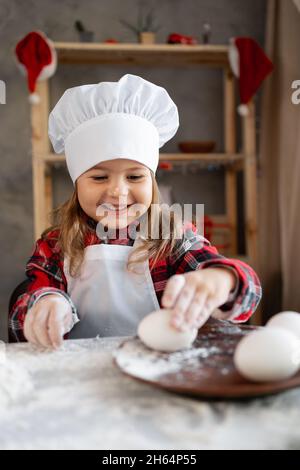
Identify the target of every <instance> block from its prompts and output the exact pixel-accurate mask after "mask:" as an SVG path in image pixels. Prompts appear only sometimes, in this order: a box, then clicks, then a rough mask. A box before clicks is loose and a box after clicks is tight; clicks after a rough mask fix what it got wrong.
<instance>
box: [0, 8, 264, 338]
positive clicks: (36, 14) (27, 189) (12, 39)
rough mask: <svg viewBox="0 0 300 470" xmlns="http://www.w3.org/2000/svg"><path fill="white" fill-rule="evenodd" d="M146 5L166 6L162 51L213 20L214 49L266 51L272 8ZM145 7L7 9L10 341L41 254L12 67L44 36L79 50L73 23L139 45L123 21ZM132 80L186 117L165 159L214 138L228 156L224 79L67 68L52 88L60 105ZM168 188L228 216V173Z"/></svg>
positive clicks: (0, 320)
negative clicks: (89, 86)
mask: <svg viewBox="0 0 300 470" xmlns="http://www.w3.org/2000/svg"><path fill="white" fill-rule="evenodd" d="M147 4H149V5H150V4H152V5H154V6H155V7H157V18H158V21H159V23H160V24H161V25H162V28H161V29H160V31H159V32H158V33H157V42H165V40H166V37H167V35H168V34H169V33H171V32H180V33H182V34H189V35H195V36H196V37H198V39H200V34H201V29H202V23H203V22H204V21H209V22H211V24H212V27H213V36H212V42H213V43H216V44H227V43H228V39H229V38H230V37H231V36H234V35H250V36H252V37H254V38H256V39H257V40H258V41H259V42H260V43H261V44H263V40H264V21H265V7H266V2H265V0H184V1H183V0H163V1H161V0H160V1H158V0H155V1H153V2H150V1H148V2H147ZM137 5H138V1H137V0H105V1H100V0H86V1H84V2H83V1H79V0H59V1H58V0H51V1H50V0H48V1H46V0H27V1H24V2H20V1H17V0H13V1H12V0H0V41H1V48H0V79H1V80H4V81H5V82H6V86H7V103H6V104H5V105H0V123H1V126H0V156H1V170H0V206H1V219H2V220H1V231H0V237H1V238H0V246H1V285H0V312H1V315H0V338H1V339H6V329H7V327H6V318H7V305H8V299H9V296H10V294H11V292H12V290H13V289H14V287H15V286H16V285H17V284H18V283H19V282H21V281H22V280H23V279H24V268H25V263H26V260H27V259H28V257H29V256H30V253H31V250H32V248H33V213H32V178H31V143H30V131H31V130H30V120H29V116H30V115H29V103H28V99H27V95H28V93H27V89H26V84H25V80H24V78H23V77H22V76H21V75H20V73H19V72H18V70H17V68H16V66H15V62H14V58H13V49H14V47H15V44H16V42H17V41H18V40H19V39H21V38H22V37H23V36H24V35H25V34H27V33H28V32H29V31H32V30H35V29H40V30H42V31H44V32H45V33H46V34H47V35H48V36H49V37H50V38H52V39H53V40H57V41H59V40H60V41H77V39H78V38H77V33H76V31H75V30H74V28H73V23H74V21H75V20H76V19H78V18H80V19H82V21H83V22H84V23H85V24H86V26H87V27H88V28H89V29H92V30H94V31H95V41H103V40H105V39H106V38H108V37H115V38H116V39H118V40H119V41H121V42H136V38H135V36H134V34H133V33H132V32H131V31H129V30H127V29H126V28H125V27H124V26H122V25H121V24H120V23H119V21H118V19H119V18H123V19H127V20H128V21H130V22H132V21H134V18H136V16H137ZM128 72H130V73H134V74H138V75H141V76H143V77H144V78H146V79H148V80H150V81H153V82H155V83H157V84H159V85H161V86H164V87H166V88H167V90H168V92H169V94H170V95H171V97H172V98H173V99H174V101H175V102H176V104H177V106H178V108H179V114H180V128H179V130H178V132H177V135H176V136H175V137H174V138H173V140H172V141H171V142H169V143H168V144H166V146H165V147H164V151H165V152H172V151H175V152H176V151H178V147H177V142H178V141H180V140H185V139H186V140H188V139H205V140H207V139H212V140H215V141H216V142H217V151H222V150H223V136H222V109H223V108H222V106H223V103H222V76H221V73H220V72H219V71H217V70H205V69H201V68H194V69H191V68H190V69H178V68H176V69H170V68H165V69H164V68H146V67H139V68H138V67H127V68H125V67H119V66H115V67H106V66H59V68H58V71H57V73H56V76H55V78H54V79H53V80H52V81H51V100H52V101H51V106H54V104H55V102H56V101H57V100H58V99H59V97H60V96H61V94H62V93H63V92H64V90H65V89H66V88H69V87H71V86H76V85H79V84H84V83H96V82H99V81H102V80H106V81H115V80H118V79H119V78H120V77H121V76H122V75H123V74H124V73H128ZM55 175H56V181H55V201H56V202H60V201H62V200H64V199H65V198H67V197H68V194H69V192H70V190H71V188H72V186H71V184H70V182H69V180H68V176H67V175H66V173H65V172H64V171H59V170H56V171H55ZM162 180H163V181H164V182H166V183H168V184H172V183H173V184H174V193H173V196H174V199H175V200H176V201H181V200H183V199H184V201H185V202H204V203H205V205H206V207H205V209H206V211H207V212H208V213H209V212H214V213H222V212H223V211H224V201H223V190H224V186H223V177H222V172H216V171H211V172H207V171H199V174H196V175H193V176H192V177H191V180H189V182H187V180H186V179H183V180H182V175H181V174H180V173H175V174H174V175H173V176H172V175H167V176H164V177H162ZM175 188H176V189H175Z"/></svg>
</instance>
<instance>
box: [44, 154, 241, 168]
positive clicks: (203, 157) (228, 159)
mask: <svg viewBox="0 0 300 470" xmlns="http://www.w3.org/2000/svg"><path fill="white" fill-rule="evenodd" d="M40 158H41V159H42V160H44V162H46V163H48V164H54V163H65V160H66V159H65V155H64V154H61V155H58V154H56V153H49V154H45V155H42V156H40ZM243 158H244V156H243V154H242V153H235V154H229V153H160V155H159V160H160V161H169V162H179V163H185V162H203V163H207V164H213V163H215V164H222V165H231V164H234V163H238V162H242V161H243Z"/></svg>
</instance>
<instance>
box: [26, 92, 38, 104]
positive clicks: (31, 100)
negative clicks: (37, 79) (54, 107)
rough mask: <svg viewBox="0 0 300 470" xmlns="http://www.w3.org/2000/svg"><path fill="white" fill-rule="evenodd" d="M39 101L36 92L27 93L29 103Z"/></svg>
mask: <svg viewBox="0 0 300 470" xmlns="http://www.w3.org/2000/svg"><path fill="white" fill-rule="evenodd" d="M40 101H41V98H40V97H39V95H38V94H37V93H31V94H30V95H29V103H31V104H39V102H40Z"/></svg>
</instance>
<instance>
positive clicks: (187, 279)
mask: <svg viewBox="0 0 300 470" xmlns="http://www.w3.org/2000/svg"><path fill="white" fill-rule="evenodd" d="M235 283H236V277H235V275H234V273H233V272H231V271H230V270H229V269H227V268H222V267H221V268H219V267H218V268H205V269H201V270H198V271H192V272H188V273H185V274H176V275H174V276H172V277H171V278H170V279H169V280H168V282H167V285H166V288H165V291H164V294H163V297H162V306H163V308H171V309H173V315H172V319H171V325H172V326H174V327H175V328H177V329H179V330H187V329H189V328H192V327H194V328H201V326H202V325H204V323H205V322H206V321H207V320H208V318H209V317H210V316H211V314H212V313H213V312H214V310H215V309H216V308H218V307H219V306H221V305H223V304H225V303H226V302H227V299H228V296H229V293H230V291H231V290H233V289H234V286H235Z"/></svg>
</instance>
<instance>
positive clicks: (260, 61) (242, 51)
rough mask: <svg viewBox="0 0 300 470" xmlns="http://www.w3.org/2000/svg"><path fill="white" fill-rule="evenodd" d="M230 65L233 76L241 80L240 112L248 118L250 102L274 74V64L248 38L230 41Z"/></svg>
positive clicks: (252, 40) (254, 42)
mask: <svg viewBox="0 0 300 470" xmlns="http://www.w3.org/2000/svg"><path fill="white" fill-rule="evenodd" d="M229 63H230V66H231V69H232V72H233V74H234V75H235V76H236V77H237V78H238V79H239V92H240V100H241V104H240V106H239V107H238V112H239V114H241V115H242V116H246V115H247V114H248V112H249V108H248V106H247V105H248V103H249V101H250V100H251V98H252V97H253V96H254V95H255V93H256V92H257V90H258V89H259V87H260V85H261V83H262V82H263V81H264V79H265V78H266V77H267V76H268V75H269V74H270V73H271V72H272V70H273V64H272V62H271V61H270V59H269V58H268V57H267V56H266V54H265V53H264V51H263V50H262V48H261V47H260V46H259V45H258V44H257V42H256V41H255V40H254V39H252V38H247V37H236V38H232V39H230V46H229Z"/></svg>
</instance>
